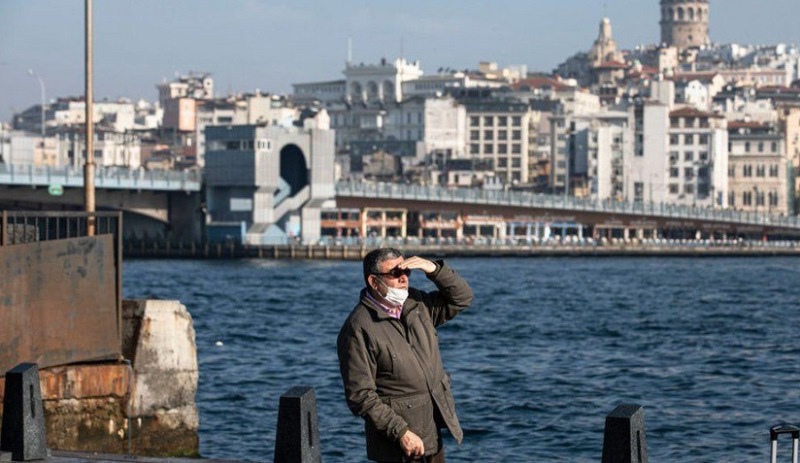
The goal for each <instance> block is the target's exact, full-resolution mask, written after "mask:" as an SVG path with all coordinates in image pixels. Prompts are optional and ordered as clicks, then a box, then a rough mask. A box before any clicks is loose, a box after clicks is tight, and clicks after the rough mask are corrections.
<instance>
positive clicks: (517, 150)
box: [511, 143, 522, 154]
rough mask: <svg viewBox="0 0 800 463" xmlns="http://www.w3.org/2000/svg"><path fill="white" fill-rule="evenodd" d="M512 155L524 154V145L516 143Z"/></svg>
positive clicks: (512, 148)
mask: <svg viewBox="0 0 800 463" xmlns="http://www.w3.org/2000/svg"><path fill="white" fill-rule="evenodd" d="M511 153H512V154H521V153H522V145H520V144H519V143H514V144H513V145H511Z"/></svg>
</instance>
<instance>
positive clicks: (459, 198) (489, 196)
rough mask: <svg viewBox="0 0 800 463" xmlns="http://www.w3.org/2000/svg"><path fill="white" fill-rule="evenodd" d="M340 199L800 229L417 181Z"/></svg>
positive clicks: (664, 208)
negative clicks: (450, 187)
mask: <svg viewBox="0 0 800 463" xmlns="http://www.w3.org/2000/svg"><path fill="white" fill-rule="evenodd" d="M336 195H337V199H344V198H359V199H360V200H370V199H371V200H374V201H375V200H377V201H381V200H383V201H406V202H422V203H428V204H431V203H439V204H447V203H450V204H461V205H485V206H495V207H501V208H502V207H505V208H520V209H534V210H546V211H558V212H567V213H590V214H601V215H606V216H609V217H611V216H627V217H628V218H631V217H637V218H640V219H642V220H648V219H659V220H660V221H661V222H667V221H672V222H680V221H692V222H698V223H714V224H731V225H736V226H751V227H758V228H770V229H781V230H785V231H792V232H800V218H798V216H777V215H769V214H764V213H755V212H743V211H734V210H730V209H713V208H696V207H687V206H677V205H672V204H663V203H642V202H639V203H630V202H619V201H609V200H593V199H586V198H575V197H565V196H555V195H545V194H537V193H528V192H516V191H491V190H479V189H448V188H441V187H427V186H419V185H401V184H390V183H377V184H375V183H372V184H366V183H352V182H339V183H338V184H337V185H336Z"/></svg>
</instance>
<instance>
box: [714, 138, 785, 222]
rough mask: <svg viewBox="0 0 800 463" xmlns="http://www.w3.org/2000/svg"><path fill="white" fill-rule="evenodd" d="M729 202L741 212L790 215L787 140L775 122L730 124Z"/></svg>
mask: <svg viewBox="0 0 800 463" xmlns="http://www.w3.org/2000/svg"><path fill="white" fill-rule="evenodd" d="M728 151H729V154H728V159H729V161H728V185H729V190H728V202H729V205H730V207H732V208H734V209H736V210H740V211H753V212H757V213H767V214H786V213H787V212H788V211H789V192H790V190H791V188H790V185H789V184H788V182H787V180H788V175H787V174H788V172H787V168H788V166H789V163H788V161H787V158H786V150H785V145H784V140H783V137H782V135H781V134H780V132H779V131H778V130H777V127H776V126H774V125H767V124H760V123H758V122H729V124H728Z"/></svg>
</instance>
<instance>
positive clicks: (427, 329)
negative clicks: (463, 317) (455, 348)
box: [337, 261, 472, 461]
mask: <svg viewBox="0 0 800 463" xmlns="http://www.w3.org/2000/svg"><path fill="white" fill-rule="evenodd" d="M437 266H438V267H439V268H438V270H437V271H436V272H434V273H433V274H431V275H429V276H428V278H429V279H430V280H431V281H433V282H434V284H436V287H437V288H438V290H437V291H432V292H430V293H426V292H423V291H419V290H417V289H414V288H409V290H408V292H409V296H408V299H407V300H406V302H405V304H403V312H402V315H401V317H400V320H397V319H393V318H391V317H390V316H389V315H388V314H387V313H386V312H384V311H383V310H381V309H380V308H379V307H376V306H375V304H374V303H372V302H371V301H370V300H369V299H367V297H366V291H367V289H366V288H365V289H363V290H362V291H361V300H360V302H359V303H358V305H357V306H356V307H355V308H354V309H353V311H352V312H351V313H350V316H349V317H348V318H347V320H346V321H345V323H344V325H343V326H342V329H341V331H340V332H339V338H338V342H337V348H338V349H337V350H338V354H339V368H340V369H341V373H342V379H343V381H344V390H345V396H346V398H347V405H348V406H349V407H350V410H351V411H352V412H353V414H355V415H358V416H361V417H363V418H364V420H365V431H366V438H367V457H368V458H369V459H371V460H380V461H400V460H401V456H402V453H401V448H400V444H399V441H398V440H399V438H400V437H401V436H402V435H403V434H404V433H405V432H406V430H408V429H410V430H411V431H412V432H414V433H415V434H417V435H418V436H420V438H421V439H422V441H423V443H424V444H425V453H426V454H428V455H430V454H433V453H436V451H437V448H438V432H439V431H438V429H439V428H442V427H447V428H448V429H449V430H450V433H451V434H452V435H453V437H455V438H456V440H457V441H458V442H459V443H461V440H462V438H463V432H462V431H461V426H460V425H459V423H458V417H457V416H456V411H455V404H454V402H453V395H452V393H451V392H450V377H449V375H448V374H447V373H446V372H445V370H444V367H443V366H442V358H441V355H440V353H439V340H438V334H437V332H436V327H437V326H439V325H441V324H442V323H444V322H446V321H447V320H450V319H451V318H453V317H455V316H456V315H457V314H458V313H459V312H461V311H462V310H464V309H466V308H467V306H469V304H470V302H471V301H472V290H471V289H470V287H469V285H467V283H466V282H465V281H464V280H463V279H462V278H461V277H460V276H459V275H458V274H457V273H456V272H455V270H453V269H451V268H450V267H449V266H447V265H446V264H445V263H444V262H442V261H438V262H437ZM435 410H438V412H439V413H438V417H437V414H436V413H435ZM437 419H440V420H441V421H440V422H437Z"/></svg>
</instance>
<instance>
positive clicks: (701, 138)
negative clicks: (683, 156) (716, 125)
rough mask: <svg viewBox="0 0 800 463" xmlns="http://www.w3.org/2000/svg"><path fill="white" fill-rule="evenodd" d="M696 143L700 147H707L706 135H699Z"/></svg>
mask: <svg viewBox="0 0 800 463" xmlns="http://www.w3.org/2000/svg"><path fill="white" fill-rule="evenodd" d="M697 142H698V143H699V144H701V145H707V144H708V135H700V136H699V139H698V141H697Z"/></svg>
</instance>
